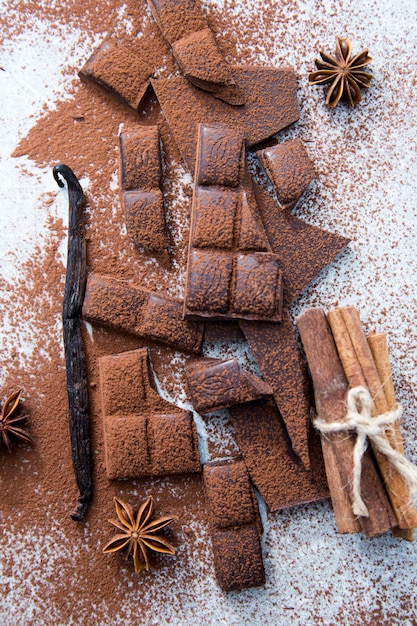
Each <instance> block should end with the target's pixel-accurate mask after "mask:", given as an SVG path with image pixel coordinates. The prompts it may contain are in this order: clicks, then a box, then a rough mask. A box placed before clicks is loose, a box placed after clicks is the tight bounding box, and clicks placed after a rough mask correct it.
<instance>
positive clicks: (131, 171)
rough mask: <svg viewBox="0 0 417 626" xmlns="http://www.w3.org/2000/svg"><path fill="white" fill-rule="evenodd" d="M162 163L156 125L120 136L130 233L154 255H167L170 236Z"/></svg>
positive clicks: (123, 186)
mask: <svg viewBox="0 0 417 626" xmlns="http://www.w3.org/2000/svg"><path fill="white" fill-rule="evenodd" d="M161 174H162V164H161V153H160V145H159V133H158V128H157V127H156V126H148V127H142V128H136V129H135V130H134V131H130V132H127V133H122V134H121V135H120V186H121V188H122V189H124V190H125V192H124V193H123V194H122V199H123V206H124V210H125V216H126V226H127V231H128V233H129V235H130V236H131V238H132V239H133V241H134V242H135V243H136V244H137V245H138V246H141V247H143V248H145V249H146V250H149V251H150V252H155V253H156V254H162V253H167V251H168V237H167V233H166V227H165V213H164V204H163V198H162V191H161V190H160V189H159V184H160V181H161Z"/></svg>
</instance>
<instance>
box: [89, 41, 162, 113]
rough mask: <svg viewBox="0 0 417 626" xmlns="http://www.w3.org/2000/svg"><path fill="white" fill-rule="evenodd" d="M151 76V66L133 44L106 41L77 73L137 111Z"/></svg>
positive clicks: (152, 64)
mask: <svg viewBox="0 0 417 626" xmlns="http://www.w3.org/2000/svg"><path fill="white" fill-rule="evenodd" d="M153 72H154V62H153V60H151V59H150V58H148V56H147V55H146V54H145V53H144V51H143V50H142V49H141V48H140V46H138V45H137V44H135V43H134V42H126V41H122V42H121V41H119V40H118V39H117V40H116V39H112V38H111V37H107V38H106V39H105V40H104V41H103V42H102V43H101V44H100V46H99V47H98V48H97V49H96V50H95V51H94V52H93V54H92V55H91V57H90V58H89V59H88V61H87V62H86V63H85V65H84V66H83V67H82V68H81V70H80V71H79V72H78V75H79V77H80V78H81V79H82V80H84V81H86V82H92V83H95V84H96V85H98V86H99V87H102V88H103V89H105V90H106V91H107V92H109V94H110V95H111V96H113V97H114V98H116V100H119V101H120V102H123V104H126V105H127V106H129V107H130V108H132V109H134V110H135V111H138V109H139V108H140V106H141V103H142V101H143V98H144V97H145V94H146V91H147V89H148V87H149V84H150V78H151V76H152V74H153Z"/></svg>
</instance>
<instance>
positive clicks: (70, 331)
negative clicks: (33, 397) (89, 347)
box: [53, 164, 93, 522]
mask: <svg viewBox="0 0 417 626" xmlns="http://www.w3.org/2000/svg"><path fill="white" fill-rule="evenodd" d="M53 176H54V178H55V180H56V182H57V183H58V185H59V186H60V187H64V183H63V181H62V179H64V180H65V181H66V183H67V185H68V200H69V224H68V260H67V273H66V282H65V294H64V303H63V311H62V322H63V335H64V348H65V362H66V370H67V391H68V407H69V427H70V437H71V452H72V462H73V466H74V472H75V478H76V482H77V486H78V489H79V492H80V495H79V497H78V502H77V507H76V509H75V511H74V512H73V513H72V514H71V517H72V519H73V520H75V521H77V522H78V521H81V520H82V519H83V517H84V515H85V513H86V511H87V508H88V505H89V503H90V500H91V496H92V474H93V471H92V470H93V460H92V454H91V443H90V420H89V406H88V391H87V370H86V363H85V358H84V350H83V342H82V335H81V321H80V318H81V310H82V305H83V300H84V293H85V286H86V275H87V262H86V248H85V239H84V227H83V205H84V193H83V190H82V188H81V185H80V183H79V182H78V179H77V177H76V176H75V174H74V172H73V171H72V170H71V169H70V168H69V167H68V166H67V165H63V164H59V165H56V166H55V167H54V169H53Z"/></svg>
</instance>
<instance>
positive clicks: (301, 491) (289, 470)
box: [229, 399, 329, 511]
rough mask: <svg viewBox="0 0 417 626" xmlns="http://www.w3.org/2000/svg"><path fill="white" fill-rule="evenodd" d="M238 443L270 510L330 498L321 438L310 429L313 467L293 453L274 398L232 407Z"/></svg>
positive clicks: (309, 441) (310, 452) (309, 444)
mask: <svg viewBox="0 0 417 626" xmlns="http://www.w3.org/2000/svg"><path fill="white" fill-rule="evenodd" d="M229 413H230V418H231V422H232V425H233V427H234V429H235V437H236V441H237V444H238V446H239V448H240V450H241V452H242V455H243V459H244V461H245V465H246V467H247V468H248V471H249V475H250V477H251V479H252V481H253V482H254V484H255V486H256V488H257V489H258V490H259V492H260V493H261V494H262V496H263V497H264V499H265V502H266V503H267V505H268V506H269V508H270V509H271V511H277V510H278V509H283V508H285V507H289V506H293V505H296V504H302V503H304V502H314V501H315V500H321V499H323V498H327V497H328V495H329V490H328V486H327V481H326V476H325V470H324V464H323V458H322V454H321V449H320V441H319V439H318V437H317V435H316V434H315V433H313V432H312V431H310V432H309V439H308V449H309V458H310V460H311V468H310V470H307V469H306V468H305V467H304V466H303V464H302V463H301V461H300V460H299V459H298V458H297V456H296V455H295V454H294V452H293V449H292V446H291V442H290V440H289V439H288V436H287V433H286V429H285V425H284V423H283V421H282V419H281V417H280V415H279V412H278V410H277V408H276V405H275V403H274V402H273V401H272V400H271V399H263V400H256V401H254V402H249V403H247V404H241V405H237V406H233V407H231V408H230V409H229Z"/></svg>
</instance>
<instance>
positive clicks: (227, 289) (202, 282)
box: [184, 124, 282, 321]
mask: <svg viewBox="0 0 417 626" xmlns="http://www.w3.org/2000/svg"><path fill="white" fill-rule="evenodd" d="M254 202H255V201H254V196H253V192H252V190H251V186H250V177H249V175H248V173H247V168H246V163H245V159H244V153H243V139H242V136H241V133H240V132H238V131H234V130H233V129H228V128H226V127H223V126H221V125H219V124H216V125H215V126H206V125H203V124H200V125H199V134H198V148H197V162H196V175H195V184H194V196H193V210H192V219H191V232H190V246H189V255H188V267H187V284H186V290H185V305H184V317H185V318H186V319H205V318H207V319H222V318H224V319H239V318H247V319H253V320H258V319H262V320H268V321H279V320H280V319H281V312H282V273H281V271H280V268H279V261H278V257H277V256H276V255H274V254H272V253H270V252H249V251H248V248H255V249H256V246H257V245H258V246H259V247H260V248H261V250H265V249H267V250H268V249H269V245H268V242H267V239H266V237H265V233H264V232H263V227H262V224H261V221H260V219H259V217H258V215H257V207H256V206H255V207H254V206H253V204H254ZM243 217H244V219H243ZM244 228H246V229H247V232H246V233H244V232H243V229H244ZM240 242H243V243H244V247H245V249H244V250H243V251H242V250H240V248H239V244H240Z"/></svg>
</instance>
